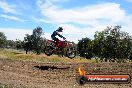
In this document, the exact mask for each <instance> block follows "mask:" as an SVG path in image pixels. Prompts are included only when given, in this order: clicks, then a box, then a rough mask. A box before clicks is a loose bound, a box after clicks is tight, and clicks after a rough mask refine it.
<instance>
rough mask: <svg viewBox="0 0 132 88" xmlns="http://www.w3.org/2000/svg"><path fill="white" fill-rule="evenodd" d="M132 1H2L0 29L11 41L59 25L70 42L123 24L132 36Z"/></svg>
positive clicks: (49, 31)
mask: <svg viewBox="0 0 132 88" xmlns="http://www.w3.org/2000/svg"><path fill="white" fill-rule="evenodd" d="M131 24H132V0H0V32H4V33H5V35H6V36H7V39H8V40H16V39H20V40H23V39H24V36H25V34H32V30H33V29H34V28H36V27H38V26H39V27H41V28H42V29H43V32H44V35H43V37H45V38H47V39H50V35H51V34H52V32H53V31H54V30H56V29H57V28H58V27H63V28H64V30H63V33H61V34H62V35H63V36H65V37H66V38H67V40H69V41H73V42H76V43H77V42H78V40H80V39H82V38H85V37H88V38H91V39H92V38H93V36H94V34H95V32H96V31H102V30H104V29H105V28H106V27H107V26H115V25H121V26H122V28H121V31H125V32H128V33H129V34H130V35H132V30H131V29H132V25H131Z"/></svg>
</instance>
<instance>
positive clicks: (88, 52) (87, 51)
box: [77, 38, 92, 59]
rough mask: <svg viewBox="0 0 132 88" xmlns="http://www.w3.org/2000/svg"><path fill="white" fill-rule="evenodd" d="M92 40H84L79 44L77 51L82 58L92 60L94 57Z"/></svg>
mask: <svg viewBox="0 0 132 88" xmlns="http://www.w3.org/2000/svg"><path fill="white" fill-rule="evenodd" d="M90 44H91V40H90V39H89V38H82V39H81V40H79V42H78V47H77V50H78V52H79V54H80V56H81V57H85V58H87V59H90V58H91V57H92V49H91V46H90Z"/></svg>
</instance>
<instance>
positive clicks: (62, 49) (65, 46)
mask: <svg viewBox="0 0 132 88" xmlns="http://www.w3.org/2000/svg"><path fill="white" fill-rule="evenodd" d="M44 53H45V54H46V55H47V56H50V55H52V54H53V53H54V54H56V53H61V54H62V57H63V55H65V56H67V57H68V58H71V59H72V58H74V57H75V56H76V50H75V47H74V46H73V44H72V43H70V42H68V41H66V40H64V41H61V40H59V42H58V44H56V42H55V41H53V40H48V41H47V45H46V47H45V49H44ZM64 53H65V54H64Z"/></svg>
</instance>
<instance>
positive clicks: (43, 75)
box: [0, 59, 132, 88]
mask: <svg viewBox="0 0 132 88" xmlns="http://www.w3.org/2000/svg"><path fill="white" fill-rule="evenodd" d="M79 66H83V67H85V69H86V70H87V72H88V73H89V74H95V73H98V74H130V75H131V77H132V64H131V63H129V64H128V63H124V64H117V63H111V64H110V63H109V64H108V63H100V64H99V63H41V62H29V61H12V60H4V59H0V84H9V85H12V86H13V87H15V88H16V87H17V88H21V87H24V88H25V86H26V87H27V88H112V87H113V88H132V82H131V83H130V84H85V85H83V86H80V85H79V84H78V83H77V82H76V74H77V70H76V69H77V68H78V67H79Z"/></svg>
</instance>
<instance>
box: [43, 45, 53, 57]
mask: <svg viewBox="0 0 132 88" xmlns="http://www.w3.org/2000/svg"><path fill="white" fill-rule="evenodd" d="M53 49H54V48H53V47H51V46H46V47H45V49H44V53H45V54H46V55H47V56H50V55H52V54H53Z"/></svg>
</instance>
